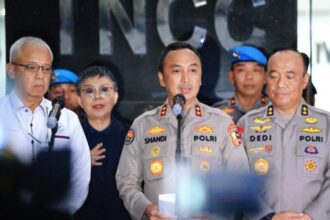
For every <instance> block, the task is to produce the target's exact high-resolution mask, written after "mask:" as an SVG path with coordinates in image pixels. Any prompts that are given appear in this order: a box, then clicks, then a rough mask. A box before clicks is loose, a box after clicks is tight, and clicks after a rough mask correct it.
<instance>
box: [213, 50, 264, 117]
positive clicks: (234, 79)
mask: <svg viewBox="0 0 330 220" xmlns="http://www.w3.org/2000/svg"><path fill="white" fill-rule="evenodd" d="M228 55H229V58H230V62H231V70H230V72H229V75H228V76H229V81H230V82H231V83H232V84H233V85H234V87H235V96H233V97H231V98H230V99H226V100H223V101H220V102H217V103H215V104H213V107H216V108H220V109H221V110H223V111H224V112H226V113H227V114H229V115H230V116H231V117H232V118H233V120H234V122H235V123H236V122H237V121H238V119H239V118H240V117H242V116H243V115H244V114H245V113H246V112H248V111H250V110H252V109H257V108H260V107H263V106H265V105H266V104H267V102H268V99H267V97H266V96H265V95H263V87H264V84H265V65H266V62H267V58H266V57H265V55H264V54H263V52H261V50H259V49H257V48H256V47H253V46H238V47H234V48H232V49H230V50H229V52H228Z"/></svg>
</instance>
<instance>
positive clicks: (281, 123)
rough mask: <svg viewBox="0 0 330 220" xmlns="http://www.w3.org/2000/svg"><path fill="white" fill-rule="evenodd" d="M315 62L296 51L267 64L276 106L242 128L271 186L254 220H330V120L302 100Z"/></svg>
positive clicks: (255, 165) (253, 164) (245, 120)
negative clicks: (312, 64)
mask: <svg viewBox="0 0 330 220" xmlns="http://www.w3.org/2000/svg"><path fill="white" fill-rule="evenodd" d="M308 65H309V58H308V56H307V55H305V54H304V53H300V52H298V51H296V50H293V49H281V50H279V51H276V52H274V53H272V55H271V56H270V58H269V60H268V64H267V80H266V82H267V88H268V95H269V98H270V100H271V104H268V105H267V106H266V107H264V108H262V109H258V110H254V111H251V112H249V113H248V114H247V115H245V116H243V117H242V118H241V119H240V121H239V122H238V126H241V127H242V128H243V129H244V134H243V143H244V147H245V150H246V152H247V154H248V158H249V163H250V168H251V170H252V171H253V172H254V173H255V174H257V175H260V176H261V177H262V178H263V179H264V181H265V187H264V188H263V189H261V190H260V195H261V197H262V200H263V203H262V205H263V206H264V207H263V209H262V210H261V212H260V213H258V215H259V216H258V217H254V218H252V219H260V218H262V217H263V218H262V219H273V220H279V219H304V220H307V219H309V220H310V219H313V220H328V219H330V200H329V198H330V188H329V184H330V179H329V177H330V167H329V166H330V165H329V164H330V157H329V153H330V151H329V146H330V137H329V135H330V130H329V129H330V127H329V125H330V115H329V113H328V112H325V111H323V110H320V109H317V108H315V107H313V106H310V105H308V104H306V102H305V101H304V100H303V99H302V92H303V89H304V88H305V87H306V85H307V83H308V80H309V75H308V74H307V69H308Z"/></svg>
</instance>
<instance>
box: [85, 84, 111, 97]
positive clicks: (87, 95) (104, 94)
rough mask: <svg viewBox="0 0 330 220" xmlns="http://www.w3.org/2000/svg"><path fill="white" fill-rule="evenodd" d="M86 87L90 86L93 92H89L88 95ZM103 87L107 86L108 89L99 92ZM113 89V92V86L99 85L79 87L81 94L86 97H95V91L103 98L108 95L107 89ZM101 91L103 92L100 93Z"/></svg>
mask: <svg viewBox="0 0 330 220" xmlns="http://www.w3.org/2000/svg"><path fill="white" fill-rule="evenodd" d="M87 88H92V89H93V93H91V94H90V95H89V94H88V93H86V92H85V91H86V89H87ZM103 88H107V89H108V90H107V91H106V92H100V89H103ZM110 90H113V91H114V92H116V91H117V90H116V87H115V86H105V85H104V86H100V87H97V88H95V87H93V86H86V88H80V91H82V95H85V96H86V97H88V98H95V97H96V91H97V93H98V94H99V96H100V97H102V98H105V97H108V96H109V91H110ZM102 93H103V94H102Z"/></svg>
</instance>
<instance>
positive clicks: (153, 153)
mask: <svg viewBox="0 0 330 220" xmlns="http://www.w3.org/2000/svg"><path fill="white" fill-rule="evenodd" d="M159 152H160V147H158V146H155V147H152V148H151V150H150V155H151V156H153V157H157V156H158V155H159Z"/></svg>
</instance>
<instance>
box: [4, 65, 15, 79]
mask: <svg viewBox="0 0 330 220" xmlns="http://www.w3.org/2000/svg"><path fill="white" fill-rule="evenodd" d="M6 71H7V74H8V77H9V78H10V79H12V80H14V79H15V78H16V76H15V71H14V65H13V64H11V63H7V64H6Z"/></svg>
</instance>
